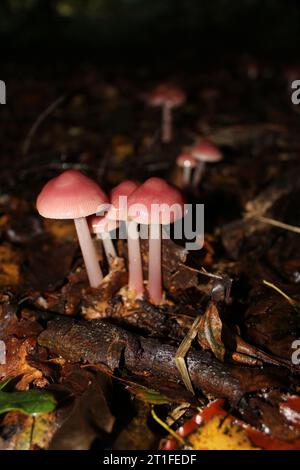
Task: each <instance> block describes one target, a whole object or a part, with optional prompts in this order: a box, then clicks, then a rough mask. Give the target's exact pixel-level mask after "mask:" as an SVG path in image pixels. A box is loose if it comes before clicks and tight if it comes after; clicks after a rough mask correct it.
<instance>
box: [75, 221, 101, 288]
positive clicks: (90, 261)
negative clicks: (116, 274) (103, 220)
mask: <svg viewBox="0 0 300 470" xmlns="http://www.w3.org/2000/svg"><path fill="white" fill-rule="evenodd" d="M74 223H75V227H76V231H77V236H78V240H79V245H80V248H81V252H82V256H83V260H84V264H85V268H86V272H87V275H88V278H89V281H90V285H91V287H98V286H99V285H100V283H101V281H102V279H103V274H102V271H101V268H100V265H99V263H98V260H97V253H96V249H95V246H94V243H93V240H92V237H91V234H90V230H89V227H88V224H87V221H86V218H85V217H80V218H79V219H74Z"/></svg>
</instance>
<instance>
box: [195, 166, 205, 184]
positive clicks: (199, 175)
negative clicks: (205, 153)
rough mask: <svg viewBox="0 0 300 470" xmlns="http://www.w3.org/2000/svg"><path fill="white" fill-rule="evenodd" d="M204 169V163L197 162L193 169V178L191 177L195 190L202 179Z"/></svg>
mask: <svg viewBox="0 0 300 470" xmlns="http://www.w3.org/2000/svg"><path fill="white" fill-rule="evenodd" d="M204 169H205V162H199V163H198V165H197V166H196V168H195V172H194V177H193V186H194V188H196V187H197V186H198V185H199V183H200V181H201V178H202V175H203V173H204Z"/></svg>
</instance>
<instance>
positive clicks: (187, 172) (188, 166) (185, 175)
mask: <svg viewBox="0 0 300 470" xmlns="http://www.w3.org/2000/svg"><path fill="white" fill-rule="evenodd" d="M197 164H198V161H197V160H196V158H195V157H193V156H192V155H191V154H190V153H188V152H184V153H181V154H180V155H179V156H178V157H177V159H176V166H177V168H179V169H180V170H181V178H180V181H179V187H180V188H184V187H187V186H189V185H190V184H191V177H192V170H193V169H194V168H196V167H197Z"/></svg>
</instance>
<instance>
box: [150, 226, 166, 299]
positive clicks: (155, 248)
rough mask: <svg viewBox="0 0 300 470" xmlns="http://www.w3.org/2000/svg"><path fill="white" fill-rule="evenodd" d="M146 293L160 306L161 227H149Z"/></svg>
mask: <svg viewBox="0 0 300 470" xmlns="http://www.w3.org/2000/svg"><path fill="white" fill-rule="evenodd" d="M148 293H149V297H150V300H152V302H154V303H155V304H160V302H161V299H162V293H163V292H162V266H161V226H160V224H151V225H150V237H149V268H148Z"/></svg>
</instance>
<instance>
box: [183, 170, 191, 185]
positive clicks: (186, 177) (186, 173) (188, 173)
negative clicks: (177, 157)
mask: <svg viewBox="0 0 300 470" xmlns="http://www.w3.org/2000/svg"><path fill="white" fill-rule="evenodd" d="M191 175H192V168H191V167H190V166H185V167H183V175H182V182H183V186H189V184H190V182H191Z"/></svg>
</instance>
